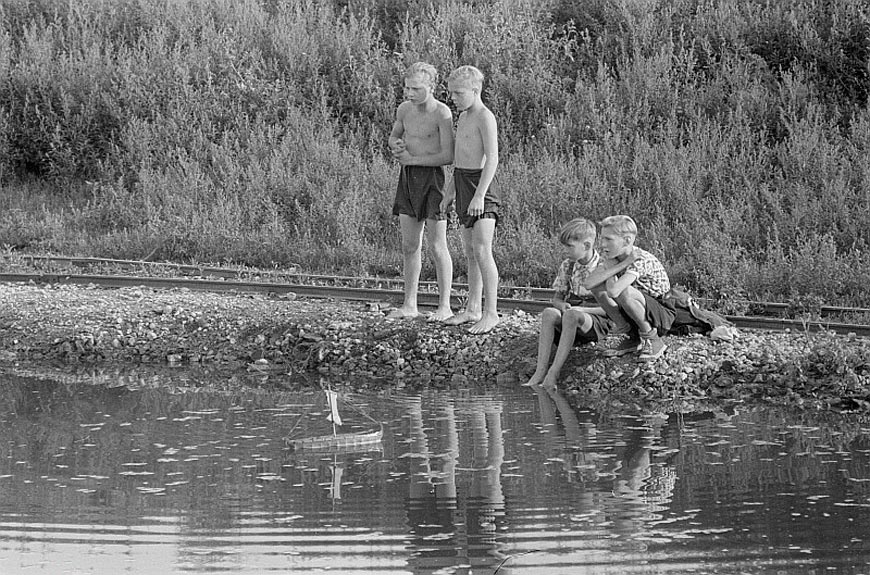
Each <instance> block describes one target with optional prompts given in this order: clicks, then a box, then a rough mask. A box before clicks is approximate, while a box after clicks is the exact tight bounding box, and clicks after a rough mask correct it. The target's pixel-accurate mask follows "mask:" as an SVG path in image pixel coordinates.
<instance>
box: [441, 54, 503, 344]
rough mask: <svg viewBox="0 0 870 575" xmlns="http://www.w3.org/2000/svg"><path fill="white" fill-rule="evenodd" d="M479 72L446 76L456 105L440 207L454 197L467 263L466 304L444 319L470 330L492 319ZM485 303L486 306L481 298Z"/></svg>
mask: <svg viewBox="0 0 870 575" xmlns="http://www.w3.org/2000/svg"><path fill="white" fill-rule="evenodd" d="M482 89H483V74H482V73H481V71H480V70H478V69H477V68H475V67H474V66H460V67H459V68H457V69H456V70H454V71H453V72H452V73H451V74H450V76H449V77H448V78H447V90H448V92H449V93H450V98H451V99H452V100H453V103H454V104H455V105H456V108H457V109H458V110H459V122H458V124H457V127H456V149H455V152H454V154H453V157H454V168H453V182H452V184H453V185H451V184H450V183H448V184H447V188H446V190H445V193H444V200H443V201H442V202H441V207H442V209H446V208H447V207H448V206H449V205H450V202H452V201H453V200H454V198H455V199H456V213H457V215H458V216H459V221H460V223H461V224H462V245H463V250H464V251H465V258H466V260H467V262H468V303H467V305H466V307H465V310H464V311H462V312H461V313H459V314H457V315H455V316H453V317H452V318H450V319H449V320H447V321H445V323H447V324H449V325H460V324H464V323H471V324H472V326H471V327H470V328H469V330H468V331H470V332H471V333H477V334H479V333H487V332H488V331H490V330H491V329H492V328H494V327H495V326H496V325H497V324H498V322H499V318H498V309H497V304H498V299H497V298H498V268H497V267H496V264H495V258H493V255H492V239H493V236H494V235H495V225H496V222H497V220H498V207H499V203H500V198H499V196H498V192H497V190H496V189H495V187H494V185H493V184H494V181H493V178H494V177H495V170H496V168H497V167H498V136H497V127H496V121H495V116H494V115H493V113H492V112H491V111H490V110H489V108H487V107H486V106H484V104H483V102H482V101H481V99H480V96H481V90H482ZM484 301H485V302H486V307H484V306H483V302H484Z"/></svg>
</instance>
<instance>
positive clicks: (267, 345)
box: [0, 284, 870, 409]
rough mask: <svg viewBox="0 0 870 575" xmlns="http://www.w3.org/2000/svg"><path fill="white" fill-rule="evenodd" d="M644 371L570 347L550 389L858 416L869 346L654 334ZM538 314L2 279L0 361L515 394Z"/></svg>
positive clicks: (833, 338)
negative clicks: (663, 347)
mask: <svg viewBox="0 0 870 575" xmlns="http://www.w3.org/2000/svg"><path fill="white" fill-rule="evenodd" d="M666 341H667V343H668V346H669V348H668V350H667V352H666V354H665V355H664V357H662V358H661V359H659V360H658V361H656V362H654V363H652V364H638V363H637V362H635V361H634V360H633V359H631V358H628V359H626V358H621V359H606V358H602V357H601V356H600V355H599V354H598V353H597V352H596V350H595V347H594V346H588V347H584V348H581V349H578V350H577V351H576V353H574V354H573V356H572V358H571V359H570V360H569V362H568V364H567V365H566V366H565V368H564V370H563V377H562V382H561V384H560V387H563V388H564V389H565V390H566V391H568V392H569V393H570V394H572V395H575V396H580V397H581V398H583V399H584V400H595V401H601V400H602V399H605V398H606V399H607V400H612V401H618V402H627V401H630V402H657V403H662V402H664V403H669V404H671V405H674V406H676V407H681V406H682V407H687V406H689V407H690V406H692V405H695V404H697V403H703V402H705V401H709V400H721V399H728V400H748V399H761V400H764V399H775V400H776V401H779V402H782V401H786V402H790V403H794V404H800V405H808V404H812V405H814V406H831V407H834V408H837V409H868V406H870V403H868V402H866V401H865V398H868V397H870V341H868V340H866V339H863V338H857V337H854V336H837V335H834V334H829V333H821V334H806V333H773V332H761V331H757V332H752V331H742V332H741V333H740V334H739V337H737V338H736V339H734V341H731V342H722V341H713V340H711V339H710V338H708V337H705V336H689V337H673V336H669V337H667V338H666ZM536 346H537V318H536V317H534V316H531V315H528V314H523V313H521V312H516V313H511V314H505V315H504V316H503V318H502V322H501V324H500V325H499V326H497V328H496V329H495V330H494V331H493V332H492V333H490V334H487V335H485V336H473V335H470V334H468V333H467V332H466V330H465V329H464V328H462V327H447V326H443V325H441V324H432V323H427V322H425V321H422V320H389V319H387V318H386V316H385V313H384V311H383V310H381V309H378V308H377V307H373V306H370V305H366V304H363V303H358V302H336V301H326V300H301V299H292V298H271V297H268V296H264V295H251V294H232V293H229V294H227V293H222V294H215V293H208V292H199V291H190V290H186V289H179V290H152V289H148V288H125V289H103V288H98V287H80V286H68V285H33V284H0V360H2V361H3V362H5V363H7V364H10V363H15V362H33V361H48V360H51V361H58V360H59V361H63V362H76V363H82V362H92V363H151V364H154V363H158V364H170V365H185V364H190V365H215V364H222V363H225V364H227V365H228V367H229V368H233V369H234V368H238V369H246V370H248V371H257V372H262V373H263V374H270V373H271V374H276V375H277V374H281V375H284V374H288V373H291V374H293V373H311V372H313V373H317V372H320V373H326V374H331V375H336V376H354V378H355V380H356V381H359V382H360V386H363V387H366V386H371V385H374V384H373V383H372V381H373V380H377V381H378V382H379V383H378V385H389V382H391V381H395V379H396V378H397V377H400V378H403V381H405V382H406V383H407V382H409V381H410V382H413V383H414V384H418V385H435V386H438V385H444V386H446V385H461V384H462V383H463V382H465V381H467V380H470V379H474V380H477V381H481V380H484V381H488V380H492V381H496V380H501V381H503V382H513V383H515V384H516V385H519V384H520V383H522V382H523V381H525V378H526V377H527V376H528V374H530V373H531V371H532V370H533V369H534V363H535V355H536Z"/></svg>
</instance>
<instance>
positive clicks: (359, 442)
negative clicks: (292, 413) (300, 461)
mask: <svg viewBox="0 0 870 575" xmlns="http://www.w3.org/2000/svg"><path fill="white" fill-rule="evenodd" d="M323 393H324V394H325V398H326V405H327V414H326V420H327V421H329V422H330V423H331V424H332V433H331V434H330V433H325V434H321V435H315V436H312V437H293V431H294V430H295V429H296V428H297V427H298V426H299V423H300V422H301V421H302V420H303V419H304V418H305V416H306V414H303V415H302V417H300V418H299V421H297V422H296V425H294V426H293V429H291V430H290V434H289V436H288V437H286V438H285V439H284V442H285V443H286V445H287V446H288V447H290V448H292V449H294V450H296V451H320V452H345V453H353V452H360V451H379V450H380V449H381V439H382V438H383V435H384V426H383V424H381V423H380V422H378V421H376V420H375V419H373V418H372V417H371V416H369V415H367V414H366V413H363V412H362V411H361V410H359V409H358V408H356V407H355V406H354V405H352V404H351V403H350V402H348V401H347V400H344V401H343V402H341V403H343V405H345V406H347V407H349V408H351V409H353V410H354V411H356V412H357V413H358V414H359V415H361V416H363V418H364V419H366V420H367V423H370V425H367V426H362V425H360V424H346V423H345V421H344V419H342V416H341V412H340V407H339V403H340V400H341V398H342V396H341V395H339V394H338V393H337V392H335V391H332V390H330V389H326V390H324V391H323Z"/></svg>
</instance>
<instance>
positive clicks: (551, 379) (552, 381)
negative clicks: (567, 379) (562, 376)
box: [541, 372, 559, 391]
mask: <svg viewBox="0 0 870 575" xmlns="http://www.w3.org/2000/svg"><path fill="white" fill-rule="evenodd" d="M557 379H559V376H558V375H553V374H552V373H550V372H547V377H545V378H544V382H543V383H542V384H541V387H543V388H544V389H546V390H547V391H553V390H554V389H556V380H557Z"/></svg>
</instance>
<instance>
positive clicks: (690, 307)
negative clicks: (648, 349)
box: [661, 287, 734, 335]
mask: <svg viewBox="0 0 870 575" xmlns="http://www.w3.org/2000/svg"><path fill="white" fill-rule="evenodd" d="M661 301H662V304H664V305H666V306H667V307H669V308H671V309H672V310H674V314H675V315H676V317H675V318H674V323H673V324H672V325H671V329H670V331H669V333H671V334H673V335H689V334H690V333H703V334H705V335H706V334H709V333H710V332H711V331H713V329H715V328H717V327H719V326H732V325H734V324H733V323H731V322H730V321H728V320H727V319H725V318H724V317H722V316H721V315H719V314H718V313H716V312H715V311H709V310H706V309H702V308H701V307H700V306H699V305H698V304H697V303H695V300H694V299H692V296H690V295H689V294H688V293H686V292H685V291H683V290H681V289H680V288H677V287H672V288H671V289H670V291H668V293H666V294H665V295H663V296H662V298H661Z"/></svg>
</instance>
